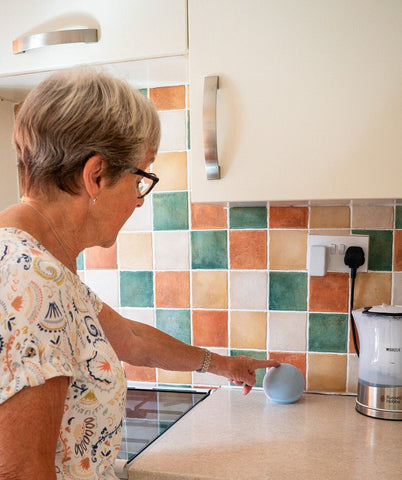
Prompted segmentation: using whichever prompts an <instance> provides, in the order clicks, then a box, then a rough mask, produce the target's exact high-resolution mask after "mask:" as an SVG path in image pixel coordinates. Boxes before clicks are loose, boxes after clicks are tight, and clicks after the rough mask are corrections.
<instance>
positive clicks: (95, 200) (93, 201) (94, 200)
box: [92, 197, 98, 205]
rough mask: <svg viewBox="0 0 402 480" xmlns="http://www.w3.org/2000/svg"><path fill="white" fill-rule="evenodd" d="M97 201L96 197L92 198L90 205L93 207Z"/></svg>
mask: <svg viewBox="0 0 402 480" xmlns="http://www.w3.org/2000/svg"><path fill="white" fill-rule="evenodd" d="M97 200H98V197H95V198H93V199H92V205H95V203H96V202H97Z"/></svg>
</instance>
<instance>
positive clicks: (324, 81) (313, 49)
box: [189, 0, 402, 202]
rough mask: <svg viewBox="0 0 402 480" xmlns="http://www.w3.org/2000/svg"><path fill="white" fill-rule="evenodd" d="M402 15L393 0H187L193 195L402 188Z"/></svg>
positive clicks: (374, 195)
mask: <svg viewBox="0 0 402 480" xmlns="http://www.w3.org/2000/svg"><path fill="white" fill-rule="evenodd" d="M401 25H402V2H401V1H400V0H384V1H381V2H379V1H378V0H353V1H350V0H324V1H323V0H280V1H278V0H247V1H246V0H219V1H215V0H203V1H199V0H189V62H190V73H189V78H190V87H191V88H190V105H191V109H190V114H191V191H192V200H193V201H195V202H220V201H232V202H243V201H267V200H278V201H297V200H315V199H316V200H325V199H335V200H337V199H367V198H368V199H380V198H402V54H401V53H402V28H401ZM211 75H212V76H214V75H217V76H219V90H218V92H217V93H218V95H217V115H216V116H217V150H218V156H219V163H220V169H221V178H220V179H219V180H207V179H206V173H205V163H204V149H203V88H204V77H205V76H211Z"/></svg>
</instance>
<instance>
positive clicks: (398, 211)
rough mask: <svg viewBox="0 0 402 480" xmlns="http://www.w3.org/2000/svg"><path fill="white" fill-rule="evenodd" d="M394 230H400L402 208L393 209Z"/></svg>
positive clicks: (401, 227)
mask: <svg viewBox="0 0 402 480" xmlns="http://www.w3.org/2000/svg"><path fill="white" fill-rule="evenodd" d="M395 228H398V229H402V206H400V205H398V206H396V207H395Z"/></svg>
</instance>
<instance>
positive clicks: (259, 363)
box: [253, 359, 280, 369]
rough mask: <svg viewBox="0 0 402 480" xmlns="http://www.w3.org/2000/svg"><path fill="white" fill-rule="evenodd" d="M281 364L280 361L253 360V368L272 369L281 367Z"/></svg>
mask: <svg viewBox="0 0 402 480" xmlns="http://www.w3.org/2000/svg"><path fill="white" fill-rule="evenodd" d="M279 365H280V362H278V360H257V359H253V368H254V369H257V368H270V367H275V368H276V367H279Z"/></svg>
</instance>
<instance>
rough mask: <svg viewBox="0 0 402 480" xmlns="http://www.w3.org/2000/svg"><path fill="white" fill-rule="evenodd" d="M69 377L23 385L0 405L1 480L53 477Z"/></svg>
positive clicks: (40, 479)
mask: <svg viewBox="0 0 402 480" xmlns="http://www.w3.org/2000/svg"><path fill="white" fill-rule="evenodd" d="M67 388H68V378H67V377H56V378H52V379H50V380H47V381H46V382H45V383H44V384H43V385H39V386H37V387H28V388H24V389H23V390H21V391H20V392H18V393H16V394H15V395H14V396H13V397H11V398H10V399H9V400H7V401H6V402H4V403H3V404H1V405H0V480H10V479H13V480H19V479H21V480H23V479H24V480H25V479H28V478H30V479H35V480H53V479H54V480H55V479H56V467H55V456H56V445H57V440H58V438H59V435H60V424H61V420H62V417H63V412H64V402H65V398H66V394H67Z"/></svg>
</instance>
